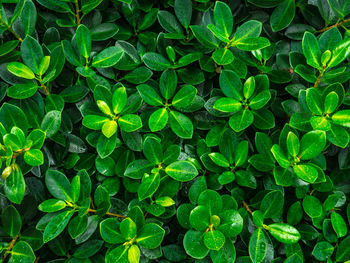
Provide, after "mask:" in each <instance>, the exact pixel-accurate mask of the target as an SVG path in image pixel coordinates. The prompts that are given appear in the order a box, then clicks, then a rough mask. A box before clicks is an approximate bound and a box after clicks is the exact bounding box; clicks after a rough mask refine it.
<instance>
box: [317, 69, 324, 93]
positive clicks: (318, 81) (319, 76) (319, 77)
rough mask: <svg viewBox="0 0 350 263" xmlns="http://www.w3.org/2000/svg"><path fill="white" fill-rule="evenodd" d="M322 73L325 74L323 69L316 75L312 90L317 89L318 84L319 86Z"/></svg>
mask: <svg viewBox="0 0 350 263" xmlns="http://www.w3.org/2000/svg"><path fill="white" fill-rule="evenodd" d="M324 72H325V68H324V67H323V69H322V71H321V72H320V75H318V77H317V80H316V82H315V84H314V88H317V86H318V84H320V82H321V79H322V77H323V74H324Z"/></svg>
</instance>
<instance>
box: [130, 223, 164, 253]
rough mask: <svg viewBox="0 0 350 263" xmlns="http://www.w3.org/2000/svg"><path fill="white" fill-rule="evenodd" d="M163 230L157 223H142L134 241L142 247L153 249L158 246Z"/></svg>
mask: <svg viewBox="0 0 350 263" xmlns="http://www.w3.org/2000/svg"><path fill="white" fill-rule="evenodd" d="M164 234H165V231H164V229H163V228H161V227H160V226H159V225H157V224H155V223H149V224H146V225H144V226H143V227H142V228H141V229H140V231H139V233H138V235H137V238H136V242H137V243H138V244H139V245H140V246H141V247H144V248H148V249H154V248H156V247H158V246H160V244H161V242H162V240H163V237H164Z"/></svg>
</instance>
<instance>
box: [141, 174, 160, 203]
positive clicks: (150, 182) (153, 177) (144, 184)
mask: <svg viewBox="0 0 350 263" xmlns="http://www.w3.org/2000/svg"><path fill="white" fill-rule="evenodd" d="M159 184H160V175H159V172H157V173H151V174H147V173H145V174H144V175H143V177H142V181H141V184H140V186H139V188H138V189H137V193H138V197H139V200H140V201H142V200H144V199H146V198H148V197H151V196H152V195H153V194H154V193H155V192H156V191H157V189H158V187H159Z"/></svg>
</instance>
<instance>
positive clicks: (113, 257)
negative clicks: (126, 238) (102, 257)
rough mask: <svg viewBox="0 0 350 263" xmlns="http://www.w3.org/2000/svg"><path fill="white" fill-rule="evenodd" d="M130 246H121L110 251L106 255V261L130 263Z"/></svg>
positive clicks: (107, 262) (110, 262)
mask: <svg viewBox="0 0 350 263" xmlns="http://www.w3.org/2000/svg"><path fill="white" fill-rule="evenodd" d="M128 250H129V247H128V246H119V247H116V248H114V249H113V250H111V251H110V252H108V254H107V256H106V263H113V262H118V263H119V262H120V263H129V260H128Z"/></svg>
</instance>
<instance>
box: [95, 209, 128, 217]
mask: <svg viewBox="0 0 350 263" xmlns="http://www.w3.org/2000/svg"><path fill="white" fill-rule="evenodd" d="M88 212H91V213H97V210H95V209H90V208H89V209H88ZM106 215H109V216H114V217H118V218H126V216H123V215H118V214H114V213H111V212H107V213H106Z"/></svg>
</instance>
